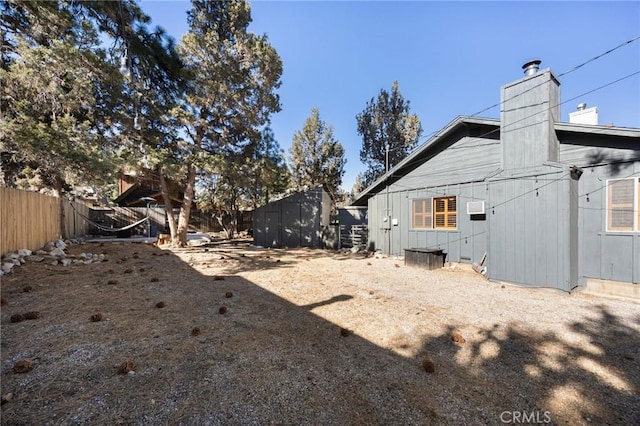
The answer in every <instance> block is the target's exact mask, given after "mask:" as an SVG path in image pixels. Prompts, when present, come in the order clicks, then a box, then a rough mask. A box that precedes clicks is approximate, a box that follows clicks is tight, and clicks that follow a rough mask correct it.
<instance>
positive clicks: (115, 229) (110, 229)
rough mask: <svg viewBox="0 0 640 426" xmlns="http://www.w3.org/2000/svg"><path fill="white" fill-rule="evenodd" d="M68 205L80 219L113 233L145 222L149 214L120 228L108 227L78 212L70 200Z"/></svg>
mask: <svg viewBox="0 0 640 426" xmlns="http://www.w3.org/2000/svg"><path fill="white" fill-rule="evenodd" d="M69 205H71V208H72V209H73V211H74V212H76V214H77V215H78V216H80V217H81V218H82V219H84V220H85V221H87V222H89V223H90V224H91V225H93V226H95V227H96V228H98V229H99V230H101V231H104V232H114V233H115V232H120V231H126V230H127V229H131V228H135V227H136V226H138V225H140V224H142V223H144V222H146V221H147V220H149V216H147V217H145V218H144V219H140V220H139V221H137V222H136V223H132V224H131V225H127V226H125V227H122V228H109V227H106V226H102V225H100V224H99V223H96V222H94V221H92V220H91V219H89V218H88V217H87V216H85V215H83V214H82V213H80V212H79V211H78V210H76V208H75V207H74V206H73V204H72V203H71V201H69Z"/></svg>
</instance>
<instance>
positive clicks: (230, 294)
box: [224, 291, 233, 299]
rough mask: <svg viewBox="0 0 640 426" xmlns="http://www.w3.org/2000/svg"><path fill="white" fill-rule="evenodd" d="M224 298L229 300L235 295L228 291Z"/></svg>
mask: <svg viewBox="0 0 640 426" xmlns="http://www.w3.org/2000/svg"><path fill="white" fill-rule="evenodd" d="M224 297H226V298H227V299H229V298H231V297H233V293H232V292H230V291H228V292H226V293H225V294H224Z"/></svg>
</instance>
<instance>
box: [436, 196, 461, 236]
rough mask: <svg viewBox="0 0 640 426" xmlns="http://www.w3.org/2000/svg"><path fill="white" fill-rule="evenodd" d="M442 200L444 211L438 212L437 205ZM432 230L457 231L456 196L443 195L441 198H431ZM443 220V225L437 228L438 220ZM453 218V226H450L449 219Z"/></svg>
mask: <svg viewBox="0 0 640 426" xmlns="http://www.w3.org/2000/svg"><path fill="white" fill-rule="evenodd" d="M452 199H453V200H454V202H453V204H454V206H453V209H451V208H450V207H451V200H452ZM441 200H444V211H438V206H437V203H438V202H439V201H441ZM432 212H433V213H432V216H433V229H435V230H443V231H456V230H457V229H458V196H457V195H445V196H441V197H433V207H432ZM439 217H442V218H443V223H444V225H442V226H438V218H439ZM451 217H453V221H454V225H453V226H451V225H450V219H451Z"/></svg>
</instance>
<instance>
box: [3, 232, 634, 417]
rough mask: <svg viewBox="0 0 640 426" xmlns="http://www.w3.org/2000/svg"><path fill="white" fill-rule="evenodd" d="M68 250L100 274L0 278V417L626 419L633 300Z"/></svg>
mask: <svg viewBox="0 0 640 426" xmlns="http://www.w3.org/2000/svg"><path fill="white" fill-rule="evenodd" d="M66 251H67V254H68V255H79V254H80V253H83V252H84V253H87V252H91V253H95V254H104V255H105V261H103V262H100V263H92V264H89V265H72V266H68V267H63V266H53V265H51V264H50V263H48V262H47V261H43V262H27V263H26V264H25V265H23V266H20V267H18V268H15V271H14V272H13V273H11V274H8V275H5V276H3V277H2V278H1V279H2V288H1V293H2V297H3V299H4V300H3V303H4V302H6V304H4V305H3V306H2V311H1V312H2V315H1V326H2V342H1V349H2V354H1V358H2V372H1V374H2V397H3V401H2V424H6V425H15V424H38V425H45V424H127V425H129V424H132V425H159V424H172V425H173V424H184V425H227V424H234V425H235V424H238V425H249V424H250V425H263V424H295V425H299V424H300V425H304V424H308V425H320V424H322V425H333V424H336V425H337V424H339V425H345V424H346V425H360V424H362V425H376V424H379V425H424V424H438V425H439V424H452V425H460V424H465V425H472V424H474V425H475V424H488V425H493V424H503V423H504V424H508V423H512V424H514V423H550V424H561V425H581V424H599V425H600V424H611V425H619V424H628V425H637V424H640V301H637V300H629V299H620V298H605V297H597V296H593V295H588V294H584V293H574V294H566V293H562V292H558V291H555V290H548V289H528V288H521V287H518V286H514V285H509V284H505V283H496V282H491V281H488V280H486V279H484V278H483V277H482V276H480V275H478V274H476V273H474V272H472V271H471V270H470V269H468V268H466V267H453V268H452V267H446V268H443V269H441V270H437V271H426V270H423V269H420V268H415V267H407V266H405V265H404V263H403V261H402V259H392V258H376V257H372V256H368V255H367V254H363V253H359V254H352V253H343V252H339V253H337V252H330V251H324V250H310V249H290V250H273V249H271V250H269V249H260V248H255V247H251V246H249V245H248V244H247V243H246V242H236V243H226V244H210V245H208V246H206V247H191V248H184V249H168V248H158V247H155V246H153V245H148V244H122V243H117V244H116V243H104V244H97V243H96V244H83V245H72V246H70V247H69V248H67V250H66ZM27 312H38V313H39V315H38V316H37V318H35V319H31V320H24V321H19V322H12V319H11V318H12V316H14V315H18V314H22V315H23V316H24V314H25V313H27ZM14 318H15V317H14ZM22 359H28V361H26V362H27V364H25V365H16V363H17V362H19V361H20V360H22ZM29 361H30V362H31V364H30V365H29ZM21 368H23V369H24V370H27V371H26V372H17V371H22V370H21ZM16 370H17V371H16ZM129 370H130V371H129Z"/></svg>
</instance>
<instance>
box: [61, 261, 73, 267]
mask: <svg viewBox="0 0 640 426" xmlns="http://www.w3.org/2000/svg"><path fill="white" fill-rule="evenodd" d="M61 263H62V266H69V265H71V264H72V263H73V260H71V259H62V260H61Z"/></svg>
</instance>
